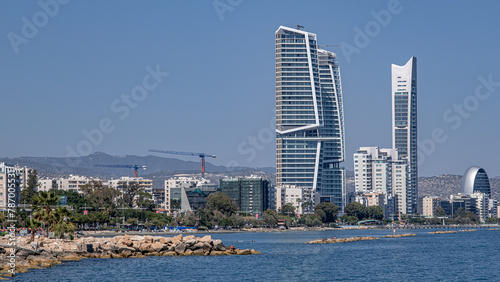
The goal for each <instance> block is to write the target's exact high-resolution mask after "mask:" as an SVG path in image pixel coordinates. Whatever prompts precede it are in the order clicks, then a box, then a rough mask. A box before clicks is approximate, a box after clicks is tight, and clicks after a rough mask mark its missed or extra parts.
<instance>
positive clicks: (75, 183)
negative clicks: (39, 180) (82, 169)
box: [44, 174, 101, 194]
mask: <svg viewBox="0 0 500 282" xmlns="http://www.w3.org/2000/svg"><path fill="white" fill-rule="evenodd" d="M92 181H101V180H100V179H98V178H91V177H86V176H79V175H72V174H70V175H69V176H68V177H61V178H59V179H56V186H57V189H58V190H64V191H75V192H78V193H80V194H81V193H83V191H82V190H81V188H82V186H84V185H87V184H90V183H92ZM44 184H46V183H44ZM46 185H47V187H48V184H46ZM52 187H54V186H53V184H52Z"/></svg>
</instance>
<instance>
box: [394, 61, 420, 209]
mask: <svg viewBox="0 0 500 282" xmlns="http://www.w3.org/2000/svg"><path fill="white" fill-rule="evenodd" d="M391 69H392V144H393V145H392V146H393V148H395V149H397V150H398V154H399V157H400V158H401V159H404V160H406V161H407V164H408V171H407V174H408V177H407V182H406V199H398V201H406V214H414V213H416V212H417V204H418V160H417V58H415V57H411V58H410V60H409V61H408V62H407V63H406V64H405V65H404V66H398V65H394V64H393V65H392V68H391ZM401 212H404V211H401Z"/></svg>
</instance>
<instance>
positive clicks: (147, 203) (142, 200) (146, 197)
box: [136, 191, 156, 211]
mask: <svg viewBox="0 0 500 282" xmlns="http://www.w3.org/2000/svg"><path fill="white" fill-rule="evenodd" d="M136 204H137V207H139V208H141V209H144V210H147V211H152V210H154V209H155V207H156V205H155V202H154V201H153V196H151V194H149V193H148V192H143V191H139V192H137V201H136Z"/></svg>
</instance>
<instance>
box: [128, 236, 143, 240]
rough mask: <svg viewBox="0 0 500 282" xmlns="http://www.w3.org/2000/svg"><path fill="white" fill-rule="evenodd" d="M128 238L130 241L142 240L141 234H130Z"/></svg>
mask: <svg viewBox="0 0 500 282" xmlns="http://www.w3.org/2000/svg"><path fill="white" fill-rule="evenodd" d="M130 240H131V241H142V236H137V235H136V236H132V237H130Z"/></svg>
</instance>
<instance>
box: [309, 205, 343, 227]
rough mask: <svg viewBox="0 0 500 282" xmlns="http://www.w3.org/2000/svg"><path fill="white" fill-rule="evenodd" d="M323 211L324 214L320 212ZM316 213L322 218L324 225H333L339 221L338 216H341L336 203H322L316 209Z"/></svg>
mask: <svg viewBox="0 0 500 282" xmlns="http://www.w3.org/2000/svg"><path fill="white" fill-rule="evenodd" d="M320 210H321V211H323V212H322V213H321V212H319V211H320ZM314 211H315V212H316V214H318V215H319V216H320V217H321V221H322V222H324V223H331V222H335V221H336V220H337V215H338V214H339V207H338V206H336V205H335V204H334V203H326V202H325V203H320V204H318V205H316V207H314Z"/></svg>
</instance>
